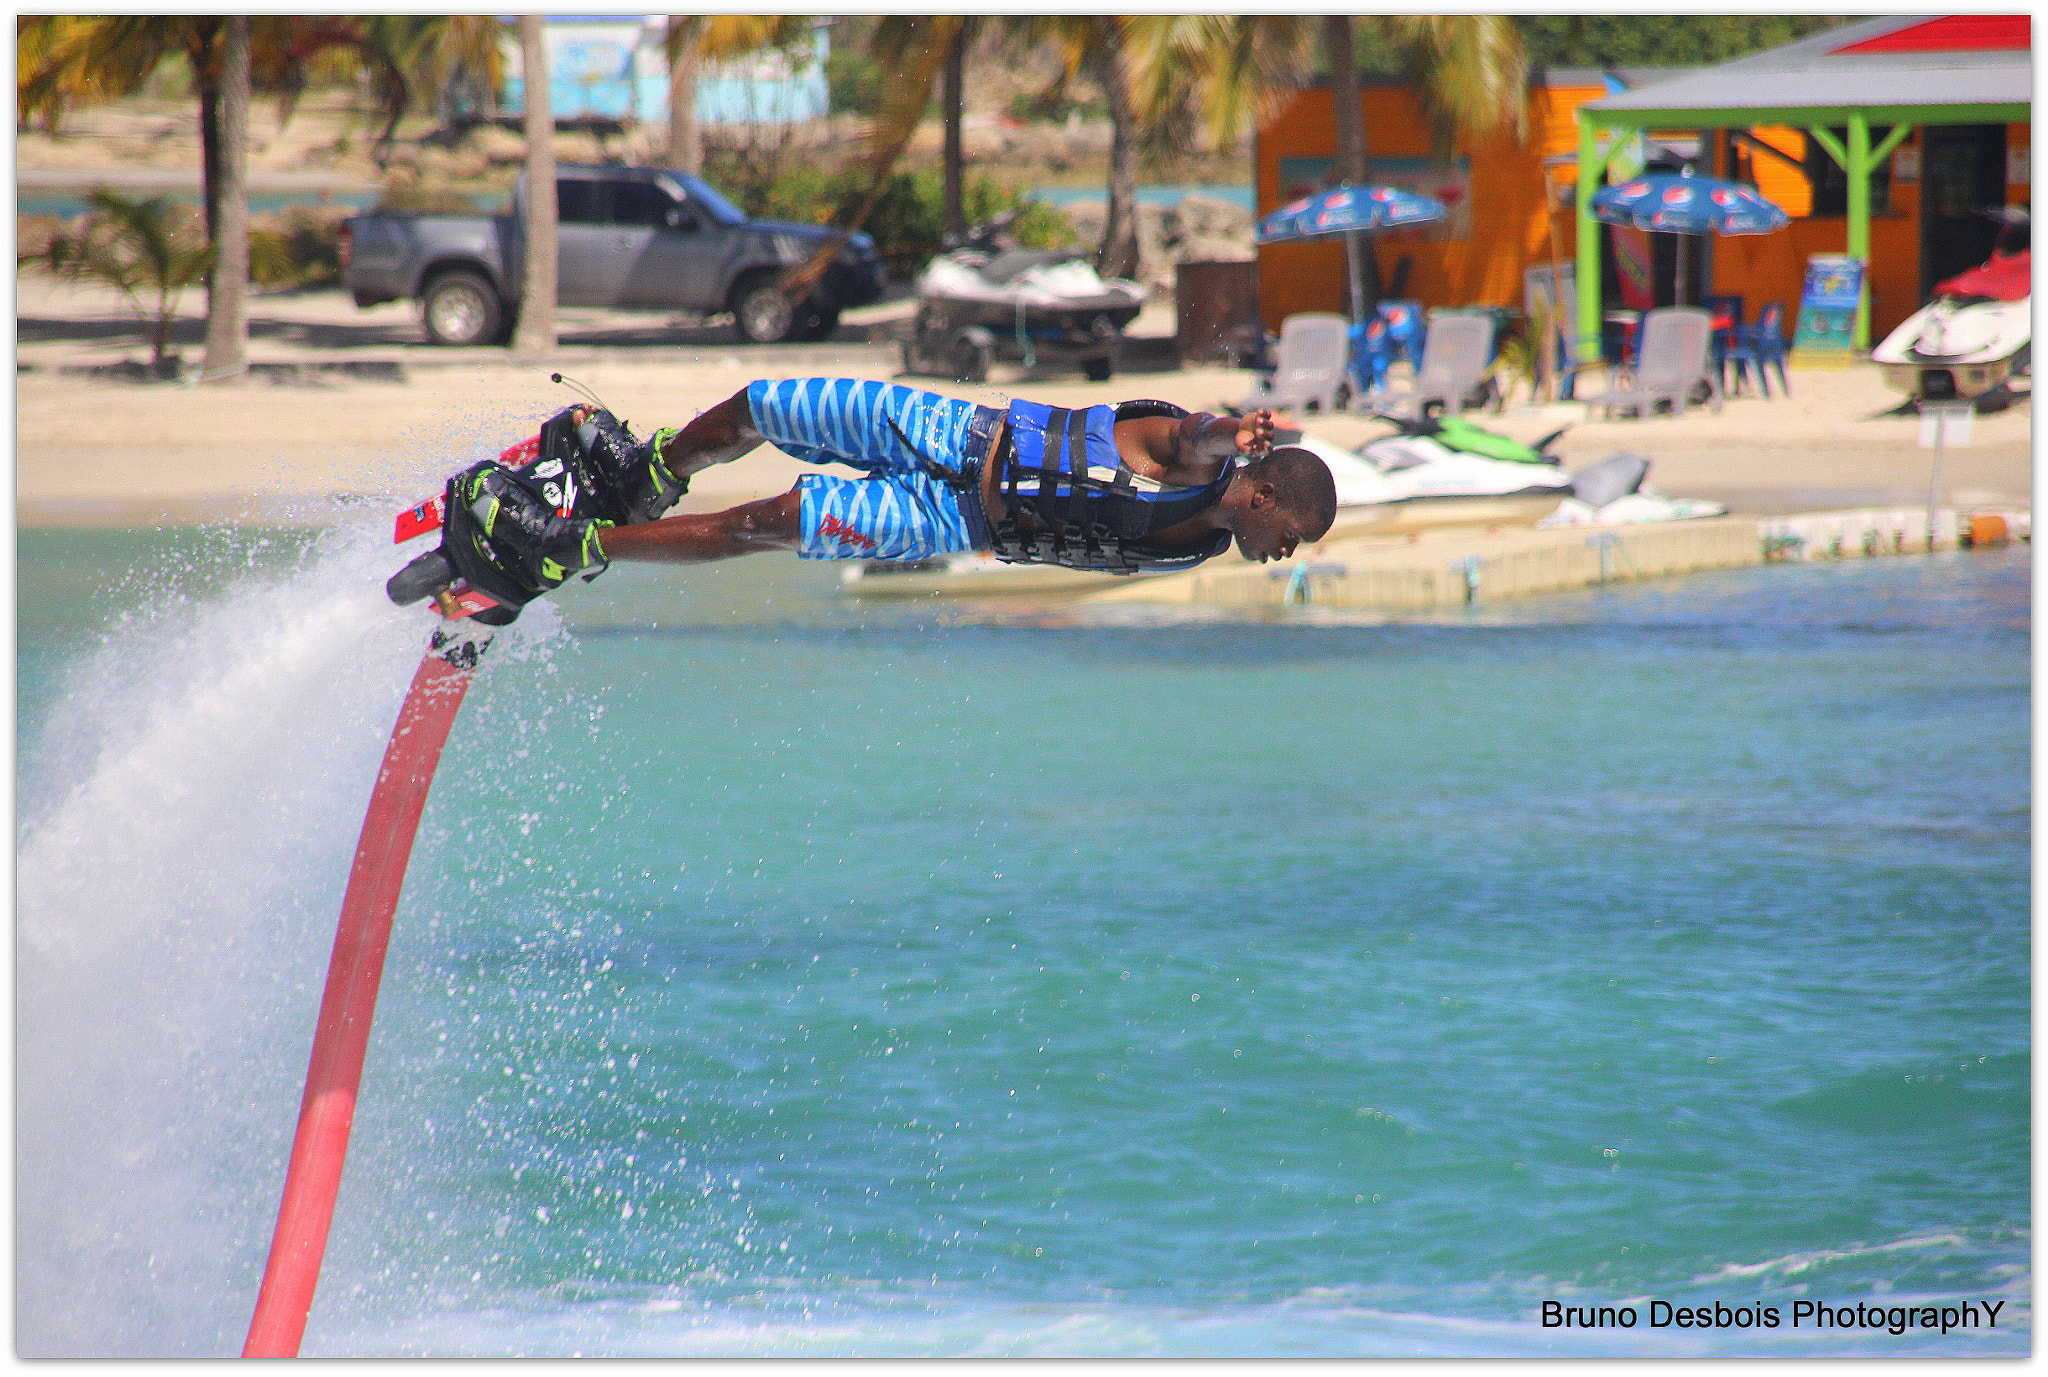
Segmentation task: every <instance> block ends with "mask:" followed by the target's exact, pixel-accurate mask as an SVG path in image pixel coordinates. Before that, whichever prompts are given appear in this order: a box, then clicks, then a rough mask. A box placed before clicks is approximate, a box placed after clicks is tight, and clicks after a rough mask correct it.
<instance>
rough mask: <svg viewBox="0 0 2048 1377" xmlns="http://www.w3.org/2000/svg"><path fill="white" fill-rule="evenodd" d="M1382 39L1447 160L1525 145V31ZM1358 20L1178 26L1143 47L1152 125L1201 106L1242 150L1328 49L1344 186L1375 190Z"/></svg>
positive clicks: (1374, 292) (1393, 27) (1483, 29)
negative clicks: (1509, 142)
mask: <svg viewBox="0 0 2048 1377" xmlns="http://www.w3.org/2000/svg"><path fill="white" fill-rule="evenodd" d="M1362 21H1363V22H1364V23H1366V24H1368V25H1370V26H1372V33H1373V36H1374V37H1376V38H1378V39H1380V40H1381V42H1382V43H1383V44H1384V45H1385V46H1386V47H1389V48H1391V49H1392V50H1393V51H1394V53H1395V54H1396V55H1397V56H1398V58H1399V60H1400V63H1401V67H1402V73H1403V75H1404V76H1405V78H1406V79H1407V83H1408V85H1409V87H1410V88H1411V89H1412V90H1413V91H1414V92H1415V93H1416V98H1417V100H1418V101H1419V103H1420V105H1421V107H1422V114H1423V118H1424V120H1425V121H1426V122H1427V123H1428V125H1429V127H1430V131H1431V135H1432V138H1433V142H1434V144H1435V147H1436V150H1437V152H1438V153H1439V154H1446V153H1448V151H1449V148H1450V145H1451V140H1452V139H1453V138H1454V137H1456V136H1458V135H1460V134H1462V135H1464V136H1465V137H1467V138H1484V137H1488V136H1490V135H1494V134H1498V133H1502V132H1508V133H1511V134H1513V135H1514V136H1515V137H1521V135H1522V134H1523V132H1524V127H1525V123H1526V120H1527V113H1528V81H1527V62H1526V59H1525V57H1524V54H1523V49H1522V43H1521V36H1520V32H1519V30H1517V29H1516V27H1515V25H1514V21H1513V20H1512V19H1509V18H1506V17H1504V16H1500V15H1367V16H1363V17H1362ZM1358 22H1360V21H1359V20H1358V19H1354V18H1353V17H1352V16H1348V15H1323V16H1318V17H1317V18H1315V19H1314V20H1311V19H1310V18H1309V17H1306V16H1301V15H1247V16H1230V15H1223V16H1217V15H1194V16H1186V17H1183V18H1179V19H1175V20H1171V21H1168V22H1167V23H1165V24H1164V25H1162V26H1160V27H1158V28H1156V29H1154V30H1151V31H1149V32H1146V33H1145V34H1144V41H1143V42H1142V43H1138V44H1134V45H1132V47H1133V52H1134V62H1135V67H1136V70H1137V83H1138V89H1139V96H1140V105H1141V108H1142V109H1143V110H1144V111H1145V112H1146V115H1147V117H1148V118H1156V114H1155V113H1154V112H1156V111H1158V110H1159V109H1161V108H1162V107H1163V106H1165V105H1167V104H1170V103H1171V102H1172V101H1174V100H1179V99H1189V98H1193V99H1196V100H1197V101H1198V102H1199V104H1200V105H1201V107H1202V109H1203V111H1204V113H1205V115H1206V116H1207V120H1208V124H1209V129H1210V133H1211V136H1212V137H1213V138H1215V139H1216V140H1218V141H1219V142H1223V143H1228V142H1230V141H1233V140H1235V139H1236V138H1237V137H1238V136H1239V135H1240V134H1242V133H1243V131H1244V129H1245V128H1246V127H1247V126H1248V125H1250V124H1252V123H1254V122H1256V121H1258V120H1260V119H1263V118H1264V117H1266V116H1267V115H1268V114H1270V113H1271V112H1272V111H1273V110H1274V108H1275V107H1276V105H1277V104H1278V102H1279V101H1281V100H1284V99H1285V98H1286V97H1287V95H1289V94H1290V93H1291V92H1292V91H1294V90H1297V89H1299V88H1300V87H1301V86H1302V85H1305V84H1306V83H1307V81H1308V80H1309V77H1310V74H1311V72H1312V70H1313V65H1314V64H1313V61H1312V58H1313V55H1314V54H1313V49H1314V48H1315V47H1316V46H1317V43H1318V41H1320V46H1321V47H1322V49H1323V54H1324V57H1325V60H1326V63H1327V67H1328V71H1329V74H1330V89H1331V100H1332V104H1333V106H1334V107H1335V109H1334V114H1335V121H1336V132H1337V147H1336V155H1337V156H1336V158H1335V160H1334V163H1333V165H1332V168H1331V175H1330V180H1331V183H1332V184H1333V185H1342V184H1346V183H1349V184H1352V185H1360V184H1363V183H1364V182H1365V181H1366V180H1367V176H1368V172H1369V167H1368V162H1367V140H1366V129H1365V119H1364V113H1363V107H1362V104H1361V101H1360V97H1359V86H1358V71H1357V58H1356V46H1357V45H1356V36H1357V31H1356V28H1355V25H1356V24H1357V23H1358ZM1361 258H1362V262H1361V263H1360V269H1361V276H1362V281H1363V283H1364V286H1365V289H1366V290H1365V296H1366V300H1367V309H1368V310H1369V309H1371V306H1372V304H1373V303H1374V302H1376V301H1377V299H1378V296H1379V280H1378V278H1379V272H1378V262H1377V260H1376V259H1375V258H1374V256H1373V254H1372V253H1371V251H1370V249H1368V250H1367V251H1366V252H1365V253H1364V254H1363V255H1361Z"/></svg>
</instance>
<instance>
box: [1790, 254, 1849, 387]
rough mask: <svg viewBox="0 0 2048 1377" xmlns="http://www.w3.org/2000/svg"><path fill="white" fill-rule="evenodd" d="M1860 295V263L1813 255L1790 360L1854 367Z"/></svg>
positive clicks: (1807, 263)
mask: <svg viewBox="0 0 2048 1377" xmlns="http://www.w3.org/2000/svg"><path fill="white" fill-rule="evenodd" d="M1862 295H1863V263H1862V261H1861V260H1860V259H1855V258H1850V257H1849V256H1847V255H1846V254H1839V253H1816V254H1813V255H1811V256H1810V257H1809V258H1808V259H1807V260H1806V286H1805V289H1804V290H1803V291H1801V292H1800V294H1799V328H1798V330H1797V332H1796V333H1795V334H1794V335H1793V338H1792V357H1793V359H1794V361H1796V362H1798V363H1804V364H1822V365H1828V364H1847V363H1853V362H1854V361H1855V358H1856V351H1855V348H1854V346H1853V344H1852V343H1851V341H1852V340H1853V338H1854V331H1855V329H1856V306H1857V303H1858V301H1860V300H1861V298H1862Z"/></svg>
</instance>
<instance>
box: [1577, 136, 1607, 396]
mask: <svg viewBox="0 0 2048 1377" xmlns="http://www.w3.org/2000/svg"><path fill="white" fill-rule="evenodd" d="M1606 162H1607V160H1606V159H1605V158H1602V157H1601V156H1600V142H1599V131H1598V130H1596V129H1595V128H1594V126H1593V121H1591V120H1589V119H1587V118H1586V115H1585V112H1584V111H1580V112H1579V184H1578V189H1577V196H1576V198H1575V201H1574V204H1575V205H1576V207H1577V210H1576V217H1577V218H1576V225H1577V228H1578V243H1577V264H1576V266H1577V272H1578V279H1579V280H1578V289H1579V293H1578V294H1579V300H1578V334H1579V350H1578V361H1579V366H1580V367H1582V368H1583V367H1585V366H1586V365H1587V364H1589V363H1592V362H1594V361H1595V360H1597V359H1598V358H1599V357H1600V224H1599V221H1597V220H1595V219H1594V218H1593V193H1594V192H1595V191H1597V190H1599V188H1600V174H1601V173H1602V172H1604V171H1605V170H1606Z"/></svg>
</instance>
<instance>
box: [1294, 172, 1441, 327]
mask: <svg viewBox="0 0 2048 1377" xmlns="http://www.w3.org/2000/svg"><path fill="white" fill-rule="evenodd" d="M1449 214H1450V212H1449V211H1447V210H1445V209H1444V204H1443V202H1441V201H1437V200H1433V199H1431V198H1430V197H1428V196H1421V195H1418V194H1416V193H1415V192H1412V191H1403V190H1401V189H1400V188H1399V187H1392V186H1340V187H1332V188H1331V189H1330V190H1328V191H1319V192H1317V193H1316V194H1315V195H1313V196H1304V197H1302V198H1301V199H1299V200H1296V201H1289V202H1288V203H1287V204H1286V205H1284V206H1282V207H1280V209H1278V210H1276V211H1274V212H1273V213H1272V214H1271V215H1268V216H1267V217H1266V218H1265V219H1263V220H1261V221H1259V228H1258V236H1257V238H1258V242H1259V243H1261V244H1284V243H1287V242H1289V241H1290V240H1296V239H1326V238H1328V237H1329V236H1331V235H1333V234H1341V235H1343V236H1344V261H1345V265H1346V266H1347V267H1348V268H1349V270H1350V275H1351V323H1352V324H1353V325H1357V324H1359V322H1360V319H1361V318H1362V317H1363V316H1364V314H1365V300H1364V291H1365V287H1364V284H1363V283H1362V282H1361V281H1360V280H1359V272H1358V236H1359V235H1361V234H1371V233H1374V232H1375V231H1378V230H1389V229H1407V228H1408V227H1409V226H1410V225H1429V224H1434V223H1436V222H1437V221H1439V220H1442V219H1443V218H1445V217H1446V216H1447V215H1449Z"/></svg>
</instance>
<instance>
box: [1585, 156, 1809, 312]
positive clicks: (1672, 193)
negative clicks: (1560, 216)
mask: <svg viewBox="0 0 2048 1377" xmlns="http://www.w3.org/2000/svg"><path fill="white" fill-rule="evenodd" d="M1592 211H1593V218H1594V219H1596V220H1598V221H1600V222H1601V223H1603V224H1608V225H1627V226H1632V227H1634V228H1636V229H1639V230H1651V231H1654V232H1656V233H1659V234H1769V233H1770V232H1771V231H1772V230H1779V229H1783V228H1785V226H1786V225H1789V224H1791V223H1792V217H1791V216H1789V215H1787V214H1786V213H1785V212H1784V211H1782V210H1780V209H1779V208H1778V207H1776V206H1774V205H1772V204H1771V203H1770V202H1769V201H1766V200H1765V199H1764V198H1763V197H1761V196H1759V195H1757V194H1756V191H1755V189H1754V188H1752V187H1746V186H1741V185H1738V184H1737V183H1735V182H1724V181H1722V180H1720V179H1719V178H1718V177H1694V176H1692V175H1691V174H1690V173H1686V174H1681V175H1679V176H1675V177H1674V176H1670V175H1660V176H1655V177H1637V178H1636V179H1635V180H1634V181H1629V182H1623V183H1622V184H1621V185H1619V186H1610V187H1602V188H1601V189H1600V190H1598V191H1596V192H1594V193H1593V204H1592ZM1678 273H1679V277H1678V280H1677V284H1676V290H1675V292H1674V293H1673V294H1674V295H1675V296H1677V297H1678V298H1679V299H1681V300H1682V299H1683V298H1684V296H1685V277H1684V273H1685V255H1684V254H1680V255H1679V256H1678Z"/></svg>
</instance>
